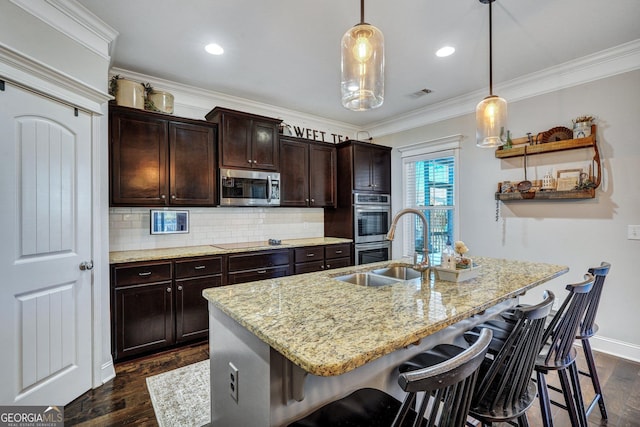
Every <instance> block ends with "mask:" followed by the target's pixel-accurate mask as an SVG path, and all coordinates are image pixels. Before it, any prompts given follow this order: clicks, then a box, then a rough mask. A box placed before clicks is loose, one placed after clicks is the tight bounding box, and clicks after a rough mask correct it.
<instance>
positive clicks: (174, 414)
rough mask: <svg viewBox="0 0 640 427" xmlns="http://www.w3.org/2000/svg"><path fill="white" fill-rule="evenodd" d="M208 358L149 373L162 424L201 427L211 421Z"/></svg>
mask: <svg viewBox="0 0 640 427" xmlns="http://www.w3.org/2000/svg"><path fill="white" fill-rule="evenodd" d="M209 384H210V379H209V360H203V361H202V362H198V363H194V364H191V365H187V366H185V367H182V368H178V369H174V370H172V371H169V372H165V373H163V374H159V375H154V376H152V377H147V388H148V389H149V394H150V395H151V403H152V404H153V410H154V411H155V413H156V419H157V420H158V425H159V426H160V427H175V426H185V427H186V426H189V427H201V426H203V425H206V424H209V423H210V422H211V397H210V393H211V391H210V388H209Z"/></svg>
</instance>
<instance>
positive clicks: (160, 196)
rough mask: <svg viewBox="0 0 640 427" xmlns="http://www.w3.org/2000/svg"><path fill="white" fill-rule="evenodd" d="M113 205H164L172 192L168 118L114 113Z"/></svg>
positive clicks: (111, 155)
mask: <svg viewBox="0 0 640 427" xmlns="http://www.w3.org/2000/svg"><path fill="white" fill-rule="evenodd" d="M110 123H111V124H110V157H111V159H110V161H111V165H110V166H111V167H110V171H111V205H112V206H130V205H135V206H161V205H165V204H166V203H167V197H168V194H169V185H168V184H169V183H168V180H167V173H168V162H167V158H168V146H167V122H166V120H161V119H158V118H153V117H147V116H137V115H135V114H132V113H119V112H114V113H111V119H110Z"/></svg>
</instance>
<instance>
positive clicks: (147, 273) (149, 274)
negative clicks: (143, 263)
mask: <svg viewBox="0 0 640 427" xmlns="http://www.w3.org/2000/svg"><path fill="white" fill-rule="evenodd" d="M138 276H142V277H144V276H151V272H150V271H143V272H142V273H138Z"/></svg>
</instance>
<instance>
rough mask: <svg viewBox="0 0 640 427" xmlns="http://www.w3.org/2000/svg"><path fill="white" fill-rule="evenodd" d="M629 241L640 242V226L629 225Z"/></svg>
mask: <svg viewBox="0 0 640 427" xmlns="http://www.w3.org/2000/svg"><path fill="white" fill-rule="evenodd" d="M627 239H629V240H640V225H627Z"/></svg>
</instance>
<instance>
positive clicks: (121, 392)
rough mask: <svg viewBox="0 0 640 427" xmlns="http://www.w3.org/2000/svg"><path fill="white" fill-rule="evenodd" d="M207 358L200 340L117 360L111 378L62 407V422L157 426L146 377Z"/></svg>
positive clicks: (90, 424)
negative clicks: (196, 342) (149, 354)
mask: <svg viewBox="0 0 640 427" xmlns="http://www.w3.org/2000/svg"><path fill="white" fill-rule="evenodd" d="M208 358H209V344H208V343H207V342H204V343H198V344H192V345H189V346H186V347H180V348H179V349H175V350H169V351H165V352H162V353H157V354H154V355H152V356H147V357H142V358H139V359H134V360H130V361H126V362H121V363H117V364H116V366H115V369H116V377H115V378H114V379H112V380H111V381H109V382H107V383H106V384H104V385H102V386H101V387H98V388H96V389H93V390H89V391H88V392H86V393H85V394H83V395H82V396H80V397H79V398H77V399H76V400H74V401H73V402H71V403H70V404H68V405H67V406H65V407H64V425H65V426H75V425H78V426H101V427H102V426H123V425H132V426H133V425H135V426H157V425H158V423H157V422H156V416H155V414H154V412H153V406H152V405H151V399H150V397H149V391H148V390H147V383H146V378H147V377H150V376H152V375H157V374H161V373H163V372H167V371H170V370H172V369H176V368H181V367H183V366H187V365H190V364H192V363H196V362H200V361H202V360H206V359H208ZM176 427H177V426H176Z"/></svg>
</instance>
